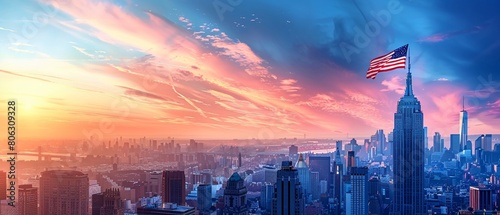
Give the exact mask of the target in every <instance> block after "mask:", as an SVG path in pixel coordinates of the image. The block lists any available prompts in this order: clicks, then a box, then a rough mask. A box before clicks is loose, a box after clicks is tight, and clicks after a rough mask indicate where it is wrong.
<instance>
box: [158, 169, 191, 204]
mask: <svg viewBox="0 0 500 215" xmlns="http://www.w3.org/2000/svg"><path fill="white" fill-rule="evenodd" d="M185 186H186V176H185V175H184V171H173V170H166V171H163V178H162V186H161V187H162V190H161V192H162V200H163V202H166V203H177V204H179V205H185V203H186V188H185Z"/></svg>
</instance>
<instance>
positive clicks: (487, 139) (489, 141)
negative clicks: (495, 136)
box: [483, 134, 493, 151]
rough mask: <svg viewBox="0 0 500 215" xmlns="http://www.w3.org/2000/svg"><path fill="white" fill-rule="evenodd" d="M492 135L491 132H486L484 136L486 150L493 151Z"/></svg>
mask: <svg viewBox="0 0 500 215" xmlns="http://www.w3.org/2000/svg"><path fill="white" fill-rule="evenodd" d="M492 141H493V140H492V136H491V134H486V135H484V138H483V149H484V150H485V151H491V150H492V148H491V147H492V144H493V143H492Z"/></svg>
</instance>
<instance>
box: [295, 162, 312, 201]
mask: <svg viewBox="0 0 500 215" xmlns="http://www.w3.org/2000/svg"><path fill="white" fill-rule="evenodd" d="M295 168H296V169H297V172H298V175H299V181H300V183H301V184H302V187H303V188H304V194H305V195H308V194H310V193H311V171H309V167H308V166H307V164H306V162H305V161H304V157H303V155H302V154H300V155H299V160H297V163H296V164H295Z"/></svg>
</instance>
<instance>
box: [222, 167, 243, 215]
mask: <svg viewBox="0 0 500 215" xmlns="http://www.w3.org/2000/svg"><path fill="white" fill-rule="evenodd" d="M222 214H223V215H247V214H248V206H247V188H246V187H245V185H244V184H243V179H242V178H241V176H240V174H238V173H237V172H235V173H233V175H231V177H230V178H229V180H228V181H227V186H226V189H224V209H223V211H222Z"/></svg>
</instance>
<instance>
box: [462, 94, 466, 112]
mask: <svg viewBox="0 0 500 215" xmlns="http://www.w3.org/2000/svg"><path fill="white" fill-rule="evenodd" d="M462 111H465V96H462Z"/></svg>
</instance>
